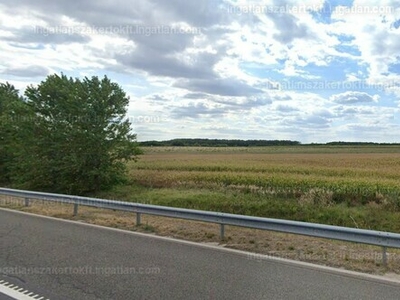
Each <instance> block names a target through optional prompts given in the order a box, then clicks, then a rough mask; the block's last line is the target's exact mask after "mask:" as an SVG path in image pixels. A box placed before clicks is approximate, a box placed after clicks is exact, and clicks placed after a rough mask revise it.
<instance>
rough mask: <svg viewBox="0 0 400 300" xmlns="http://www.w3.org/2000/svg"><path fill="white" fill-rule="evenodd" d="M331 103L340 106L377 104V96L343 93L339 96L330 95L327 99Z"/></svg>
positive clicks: (363, 93) (361, 93) (362, 93)
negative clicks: (365, 103) (366, 103)
mask: <svg viewBox="0 0 400 300" xmlns="http://www.w3.org/2000/svg"><path fill="white" fill-rule="evenodd" d="M329 99H330V100H331V101H333V102H336V103H341V104H353V103H363V102H377V101H378V100H379V95H373V96H371V95H369V94H368V93H365V92H352V91H350V92H345V93H341V94H336V95H332V96H331V97H330V98H329Z"/></svg>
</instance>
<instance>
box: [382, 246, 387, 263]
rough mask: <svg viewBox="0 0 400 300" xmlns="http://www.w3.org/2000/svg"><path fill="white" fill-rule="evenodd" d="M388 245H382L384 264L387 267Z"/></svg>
mask: <svg viewBox="0 0 400 300" xmlns="http://www.w3.org/2000/svg"><path fill="white" fill-rule="evenodd" d="M386 250H387V247H386V246H383V247H382V265H383V266H384V267H385V268H386V267H387V253H386Z"/></svg>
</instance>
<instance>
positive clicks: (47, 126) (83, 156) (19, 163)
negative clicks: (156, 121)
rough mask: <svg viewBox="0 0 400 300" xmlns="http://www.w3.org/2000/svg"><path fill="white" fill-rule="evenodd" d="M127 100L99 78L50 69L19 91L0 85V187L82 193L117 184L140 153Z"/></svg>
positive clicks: (11, 86)
mask: <svg viewBox="0 0 400 300" xmlns="http://www.w3.org/2000/svg"><path fill="white" fill-rule="evenodd" d="M128 103H129V98H128V97H127V96H126V94H125V92H124V91H123V90H122V88H121V87H120V86H119V85H118V84H116V83H113V82H111V81H110V79H108V78H107V77H106V76H105V77H104V78H102V79H99V78H98V77H91V78H87V77H85V78H84V79H82V80H81V79H78V78H68V77H67V76H65V75H63V74H61V75H57V74H54V75H50V76H48V77H47V78H46V79H45V80H44V81H42V82H41V83H40V84H38V85H37V86H33V85H30V86H28V87H27V88H26V90H25V92H24V94H23V95H20V94H19V91H18V90H17V89H16V88H15V87H14V86H13V85H11V84H9V83H0V184H1V185H3V186H11V187H16V188H22V189H30V190H40V191H51V192H57V193H67V194H77V195H84V194H88V193H92V192H96V191H99V190H103V189H107V188H110V187H112V186H113V185H114V184H117V183H120V182H123V181H124V180H126V179H127V177H126V167H125V166H126V164H125V161H127V160H136V159H137V157H138V155H139V154H141V151H140V148H139V147H138V144H137V141H136V135H135V134H133V133H132V132H131V124H130V122H129V120H128V119H127V118H126V113H127V105H128Z"/></svg>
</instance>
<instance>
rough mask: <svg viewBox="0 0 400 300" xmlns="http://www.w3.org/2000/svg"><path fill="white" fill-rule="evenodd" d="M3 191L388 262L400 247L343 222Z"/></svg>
mask: <svg viewBox="0 0 400 300" xmlns="http://www.w3.org/2000/svg"><path fill="white" fill-rule="evenodd" d="M0 195H4V196H11V197H18V198H24V199H25V205H26V206H29V203H30V200H31V199H32V200H42V201H51V202H59V203H70V204H73V205H74V208H73V215H74V216H76V215H77V214H78V206H79V205H83V206H91V207H98V208H106V209H113V210H121V211H130V212H133V213H136V224H137V225H140V223H141V214H148V215H156V216H162V217H170V218H179V219H186V220H195V221H202V222H210V223H217V224H220V238H221V239H224V235H225V225H233V226H240V227H248V228H255V229H263V230H271V231H279V232H284V233H293V234H300V235H306V236H313V237H319V238H326V239H334V240H341V241H347V242H355V243H363V244H368V245H375V246H380V247H382V263H383V265H384V266H387V253H386V251H387V248H388V247H389V248H400V234H398V233H391V232H384V231H375V230H366V229H358V228H349V227H341V226H332V225H323V224H315V223H307V222H298V221H289V220H280V219H270V218H260V217H252V216H244V215H236V214H228V213H220V212H212V211H201V210H194V209H183V208H174V207H166V206H158V205H149V204H141V203H132V202H124V201H114V200H105V199H98V198H89V197H81V196H72V195H64V194H53V193H43V192H34V191H25V190H16V189H9V188H0Z"/></svg>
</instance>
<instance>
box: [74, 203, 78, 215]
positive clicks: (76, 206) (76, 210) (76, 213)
mask: <svg viewBox="0 0 400 300" xmlns="http://www.w3.org/2000/svg"><path fill="white" fill-rule="evenodd" d="M77 215H78V203H74V217H76V216H77Z"/></svg>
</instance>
